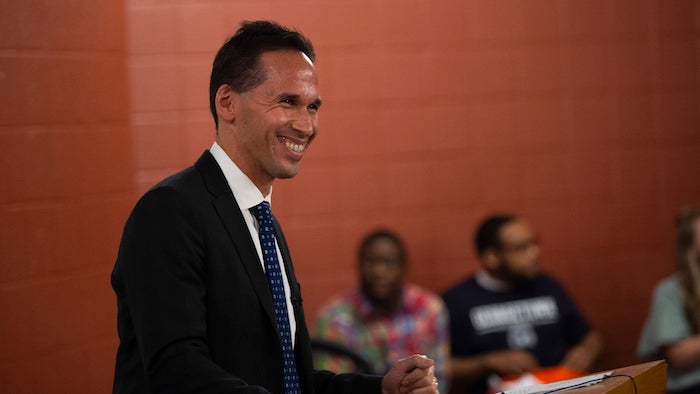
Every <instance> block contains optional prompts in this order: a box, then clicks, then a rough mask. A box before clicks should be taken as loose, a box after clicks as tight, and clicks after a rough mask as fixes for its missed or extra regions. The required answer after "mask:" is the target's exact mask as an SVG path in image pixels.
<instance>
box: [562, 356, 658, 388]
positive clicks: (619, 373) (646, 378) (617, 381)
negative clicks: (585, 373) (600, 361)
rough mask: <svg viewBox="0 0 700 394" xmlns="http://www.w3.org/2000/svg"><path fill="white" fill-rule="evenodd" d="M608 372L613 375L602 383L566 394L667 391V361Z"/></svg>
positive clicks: (614, 369) (652, 362)
mask: <svg viewBox="0 0 700 394" xmlns="http://www.w3.org/2000/svg"><path fill="white" fill-rule="evenodd" d="M606 372H612V375H611V376H609V377H607V378H605V379H604V380H603V381H602V382H600V383H597V384H594V385H592V386H587V387H581V388H578V389H571V390H566V391H564V393H566V394H603V393H605V394H659V393H662V392H664V391H665V390H666V361H664V360H657V361H651V362H648V363H644V364H636V365H630V366H627V367H620V368H613V369H609V370H608V371H606ZM632 379H634V382H633V381H632ZM635 386H636V391H635Z"/></svg>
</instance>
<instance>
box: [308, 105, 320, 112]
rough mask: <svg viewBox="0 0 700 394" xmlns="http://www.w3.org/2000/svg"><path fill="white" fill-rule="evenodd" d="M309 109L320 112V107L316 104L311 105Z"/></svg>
mask: <svg viewBox="0 0 700 394" xmlns="http://www.w3.org/2000/svg"><path fill="white" fill-rule="evenodd" d="M309 109H310V110H312V111H318V105H316V104H311V105H309Z"/></svg>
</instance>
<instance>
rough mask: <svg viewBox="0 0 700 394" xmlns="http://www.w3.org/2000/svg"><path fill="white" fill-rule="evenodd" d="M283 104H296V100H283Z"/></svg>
mask: <svg viewBox="0 0 700 394" xmlns="http://www.w3.org/2000/svg"><path fill="white" fill-rule="evenodd" d="M281 102H283V103H285V104H289V105H292V104H294V100H292V99H290V98H286V99H282V101H281Z"/></svg>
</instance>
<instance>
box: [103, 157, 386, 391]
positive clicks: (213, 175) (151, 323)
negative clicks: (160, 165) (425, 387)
mask: <svg viewBox="0 0 700 394" xmlns="http://www.w3.org/2000/svg"><path fill="white" fill-rule="evenodd" d="M233 187H235V185H234V186H233ZM275 229H276V231H277V240H278V243H279V247H280V250H281V251H282V255H283V257H284V262H285V269H286V271H287V276H288V280H289V284H290V288H291V293H292V294H291V298H292V303H293V304H294V313H295V317H296V321H297V330H296V338H295V339H296V345H295V353H296V360H297V369H298V372H299V378H300V382H301V387H302V390H303V392H304V393H313V392H317V393H350V392H359V393H369V392H379V391H380V385H381V378H380V377H375V376H371V377H370V376H366V375H365V376H361V375H352V374H341V375H335V374H332V373H330V372H327V371H313V369H312V368H313V367H312V361H311V348H310V343H309V334H308V330H307V327H306V322H305V321H304V311H303V308H302V297H301V291H300V287H299V283H298V282H297V280H296V277H295V275H294V268H293V266H292V263H291V261H292V259H291V256H290V254H289V249H288V247H287V243H286V241H285V239H284V235H283V233H282V230H281V228H280V227H279V224H278V223H277V221H276V220H275ZM111 280H112V286H113V288H114V291H115V293H116V295H117V306H118V316H117V320H118V322H117V326H118V330H119V337H120V345H119V349H118V351H117V360H116V370H115V376H114V392H115V393H161V392H162V393H248V392H250V393H258V392H271V393H276V394H277V393H279V394H281V393H283V392H284V383H283V376H282V351H281V346H280V341H279V337H278V334H277V329H276V325H275V317H274V309H273V305H272V299H271V295H270V290H269V287H268V282H267V278H266V276H265V273H264V272H263V270H262V265H261V263H260V260H259V258H258V254H257V252H256V250H255V246H254V244H253V241H252V239H251V236H250V233H249V232H248V229H247V227H246V224H245V221H244V218H243V215H242V214H241V212H240V209H239V207H238V204H237V203H236V200H235V199H234V196H233V193H231V190H230V188H229V186H228V184H227V183H226V179H225V178H224V175H223V172H222V171H221V169H220V168H219V166H218V164H217V163H216V160H215V159H214V157H213V156H212V155H211V154H210V153H209V152H208V151H207V152H204V154H203V155H202V156H201V157H200V158H199V160H197V162H196V163H195V165H194V166H193V167H190V168H187V169H185V170H183V171H182V172H180V173H178V174H175V175H173V176H171V177H169V178H167V179H165V180H163V181H162V182H160V183H159V184H157V185H156V186H154V187H153V188H152V189H151V190H149V191H148V192H147V193H146V194H145V195H144V196H143V197H142V198H141V199H140V200H139V202H138V203H137V204H136V206H135V207H134V210H133V211H132V213H131V215H130V216H129V219H128V220H127V222H126V225H125V227H124V233H123V236H122V240H121V245H120V247H119V255H118V257H117V261H116V263H115V266H114V270H113V272H112V277H111Z"/></svg>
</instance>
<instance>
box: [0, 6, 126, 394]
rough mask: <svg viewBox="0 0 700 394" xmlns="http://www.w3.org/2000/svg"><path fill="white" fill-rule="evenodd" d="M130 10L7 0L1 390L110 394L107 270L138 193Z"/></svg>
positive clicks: (1, 103)
mask: <svg viewBox="0 0 700 394" xmlns="http://www.w3.org/2000/svg"><path fill="white" fill-rule="evenodd" d="M8 3H9V4H8ZM124 11H125V7H124V4H123V3H122V2H120V1H111V2H106V3H104V4H103V2H93V1H70V2H68V1H48V0H47V1H32V2H20V1H16V2H3V7H2V12H0V152H1V153H0V175H1V176H0V179H1V182H0V392H2V393H104V392H108V391H109V390H110V389H109V388H110V387H111V381H112V377H113V369H114V349H115V347H116V344H117V339H116V325H115V321H116V318H115V313H116V308H115V306H116V303H115V300H114V296H113V294H112V291H111V288H110V286H109V273H110V271H111V268H112V265H113V263H114V258H115V252H116V248H117V245H118V241H119V236H120V232H121V226H122V225H123V223H124V218H125V216H126V214H127V213H128V211H129V209H130V208H131V205H132V204H133V201H134V198H135V193H134V192H135V189H136V188H135V182H134V177H133V174H134V167H133V163H134V161H133V158H132V154H131V152H132V148H131V133H130V130H129V127H130V126H129V123H130V122H129V120H128V119H129V108H128V101H127V100H128V84H127V73H126V72H127V67H126V52H125V43H126V40H125V37H126V33H125V17H124Z"/></svg>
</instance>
